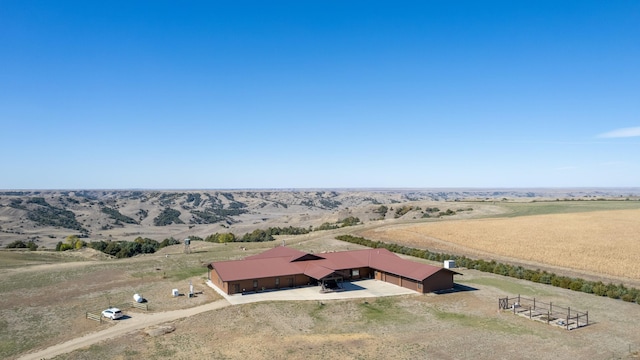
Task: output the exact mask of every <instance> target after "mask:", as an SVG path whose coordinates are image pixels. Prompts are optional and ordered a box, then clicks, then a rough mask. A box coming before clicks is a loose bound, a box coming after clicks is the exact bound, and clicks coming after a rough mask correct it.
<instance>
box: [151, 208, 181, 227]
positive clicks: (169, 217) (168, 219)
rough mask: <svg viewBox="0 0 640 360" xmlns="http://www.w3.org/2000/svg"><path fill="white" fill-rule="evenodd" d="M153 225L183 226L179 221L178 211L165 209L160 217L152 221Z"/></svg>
mask: <svg viewBox="0 0 640 360" xmlns="http://www.w3.org/2000/svg"><path fill="white" fill-rule="evenodd" d="M153 224H154V225H155V226H166V225H171V224H184V222H183V221H182V220H180V211H178V210H175V209H172V208H165V209H164V210H162V212H161V213H160V215H158V216H156V218H155V219H153Z"/></svg>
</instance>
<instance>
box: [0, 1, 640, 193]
mask: <svg viewBox="0 0 640 360" xmlns="http://www.w3.org/2000/svg"><path fill="white" fill-rule="evenodd" d="M0 124H1V126H0V152H1V156H2V161H1V163H0V188H1V189H76V188H82V189H93V188H100V189H102V188H108V189H120V188H123V189H126V188H171V189H177V188H199V189H203V188H207V189H211V188H317V187H321V188H328V187H330V188H336V187H337V188H340V187H592V186H598V187H631V186H640V1H637V0H631V1H625V0H621V1H586V0H581V1H513V0H509V1H445V0H441V1H419V2H397V1H394V2H391V1H389V2H376V1H290V2H280V1H256V2H244V1H224V2H222V1H181V2H178V1H173V2H172V1H145V2H140V1H111V0H110V1H84V0H83V1H64V0H60V1H48V0H45V1H30V0H2V1H0Z"/></svg>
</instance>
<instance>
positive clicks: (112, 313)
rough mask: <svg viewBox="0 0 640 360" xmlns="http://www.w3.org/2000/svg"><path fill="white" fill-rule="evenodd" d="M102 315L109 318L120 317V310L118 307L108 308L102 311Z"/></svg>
mask: <svg viewBox="0 0 640 360" xmlns="http://www.w3.org/2000/svg"><path fill="white" fill-rule="evenodd" d="M102 316H103V317H106V318H109V319H111V320H115V319H120V318H121V317H122V311H120V309H118V308H108V309H106V310H104V311H103V312H102Z"/></svg>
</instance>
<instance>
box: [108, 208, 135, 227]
mask: <svg viewBox="0 0 640 360" xmlns="http://www.w3.org/2000/svg"><path fill="white" fill-rule="evenodd" d="M100 210H101V211H102V212H103V213H105V214H107V215H109V217H110V218H112V219H115V220H116V221H119V222H123V223H127V224H137V223H138V222H137V221H135V220H134V219H132V218H130V217H128V216H125V215H122V214H121V213H120V211H118V210H116V209H113V208H109V207H106V206H105V207H103V208H102V209H100Z"/></svg>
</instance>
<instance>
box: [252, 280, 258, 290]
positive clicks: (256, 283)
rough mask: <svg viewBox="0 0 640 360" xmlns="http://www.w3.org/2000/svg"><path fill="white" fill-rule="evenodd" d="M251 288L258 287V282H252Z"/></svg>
mask: <svg viewBox="0 0 640 360" xmlns="http://www.w3.org/2000/svg"><path fill="white" fill-rule="evenodd" d="M253 287H254V288H257V287H258V280H253Z"/></svg>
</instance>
